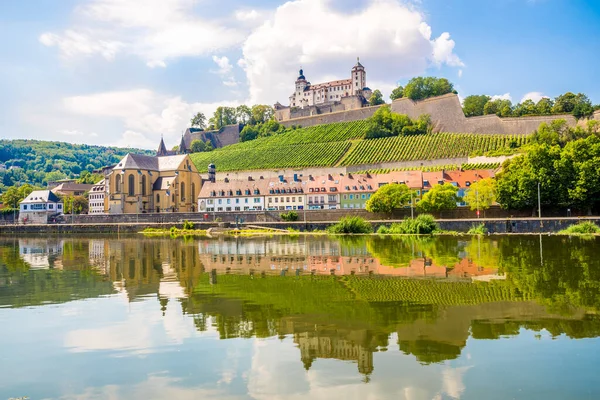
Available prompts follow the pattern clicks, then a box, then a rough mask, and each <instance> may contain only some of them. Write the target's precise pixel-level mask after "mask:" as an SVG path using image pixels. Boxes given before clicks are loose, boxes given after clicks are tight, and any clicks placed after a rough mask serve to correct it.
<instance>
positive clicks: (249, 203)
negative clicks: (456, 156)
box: [198, 170, 494, 212]
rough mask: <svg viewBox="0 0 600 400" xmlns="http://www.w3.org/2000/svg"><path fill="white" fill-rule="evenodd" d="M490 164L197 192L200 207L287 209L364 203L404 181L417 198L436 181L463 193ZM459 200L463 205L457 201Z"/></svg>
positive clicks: (260, 182) (214, 185) (303, 178)
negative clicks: (466, 169) (376, 194)
mask: <svg viewBox="0 0 600 400" xmlns="http://www.w3.org/2000/svg"><path fill="white" fill-rule="evenodd" d="M493 176H494V171H493V170H468V171H459V170H457V171H438V172H422V171H394V172H389V173H386V174H378V175H372V174H353V173H346V174H325V175H318V176H313V175H298V174H295V175H293V176H291V177H286V176H283V175H281V176H279V177H278V178H276V179H265V178H263V177H262V176H252V175H249V176H248V179H247V180H229V179H227V178H225V179H224V180H222V181H214V182H213V181H210V180H208V181H206V182H204V184H203V185H202V189H201V190H200V194H199V196H198V211H201V212H231V211H262V210H272V211H288V210H323V209H364V208H365V207H366V203H367V200H369V199H370V198H371V196H372V195H373V193H375V192H376V191H377V189H379V188H380V187H382V186H384V185H387V184H394V183H396V184H406V185H407V186H408V187H409V188H410V189H412V190H413V191H414V198H413V200H412V201H414V203H416V202H418V201H419V200H420V199H421V198H422V196H423V195H424V194H425V193H427V191H429V190H430V189H431V188H432V187H433V186H434V185H436V184H450V185H453V186H456V187H457V188H458V195H459V197H463V196H464V194H465V192H466V190H467V189H468V188H469V186H470V185H471V184H472V183H475V182H477V181H478V180H481V179H485V178H489V177H493ZM458 205H459V206H462V205H465V204H464V203H459V204H458Z"/></svg>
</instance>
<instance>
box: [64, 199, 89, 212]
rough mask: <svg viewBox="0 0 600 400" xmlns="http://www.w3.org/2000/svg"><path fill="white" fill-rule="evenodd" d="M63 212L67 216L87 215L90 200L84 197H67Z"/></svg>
mask: <svg viewBox="0 0 600 400" xmlns="http://www.w3.org/2000/svg"><path fill="white" fill-rule="evenodd" d="M62 200H63V210H64V213H65V214H87V212H88V209H89V203H88V199H87V198H85V197H84V196H71V195H69V196H65V197H63V198H62Z"/></svg>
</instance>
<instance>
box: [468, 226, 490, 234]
mask: <svg viewBox="0 0 600 400" xmlns="http://www.w3.org/2000/svg"><path fill="white" fill-rule="evenodd" d="M467 233H468V234H469V235H485V234H486V233H487V228H486V227H485V225H484V224H479V225H474V226H472V227H471V229H469V231H468V232H467Z"/></svg>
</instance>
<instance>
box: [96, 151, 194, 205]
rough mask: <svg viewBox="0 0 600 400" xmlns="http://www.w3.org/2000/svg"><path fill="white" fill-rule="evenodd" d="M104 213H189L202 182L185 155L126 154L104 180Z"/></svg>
mask: <svg viewBox="0 0 600 400" xmlns="http://www.w3.org/2000/svg"><path fill="white" fill-rule="evenodd" d="M106 179H107V183H106V190H107V196H108V199H107V200H106V202H105V203H106V209H105V212H107V213H109V214H136V213H152V212H193V211H196V210H197V205H196V198H197V196H198V193H199V192H200V187H201V186H202V179H201V177H200V174H199V173H198V170H197V169H196V166H195V165H194V163H193V162H192V161H191V160H190V157H189V156H188V155H187V154H179V155H171V156H163V157H158V156H157V157H153V156H144V155H139V154H127V155H126V156H125V157H123V159H122V160H121V161H119V163H118V164H117V165H116V166H115V167H114V168H113V169H112V171H111V172H110V173H109V174H108V175H107V177H106Z"/></svg>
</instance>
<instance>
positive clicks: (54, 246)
mask: <svg viewBox="0 0 600 400" xmlns="http://www.w3.org/2000/svg"><path fill="white" fill-rule="evenodd" d="M62 253H63V241H62V240H53V239H32V238H26V239H19V254H20V255H21V257H22V258H23V261H25V262H26V263H28V264H29V266H30V268H32V269H36V268H56V269H62V262H61V259H60V256H61V255H62Z"/></svg>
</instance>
